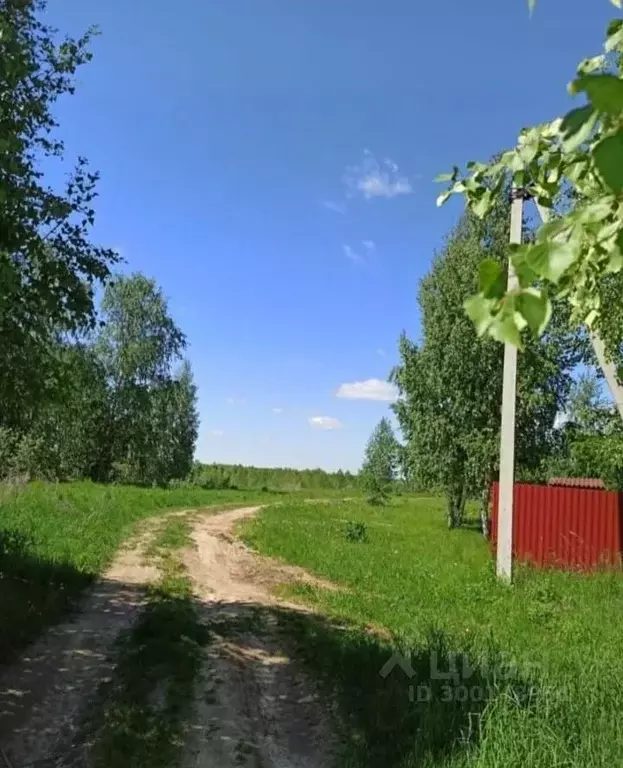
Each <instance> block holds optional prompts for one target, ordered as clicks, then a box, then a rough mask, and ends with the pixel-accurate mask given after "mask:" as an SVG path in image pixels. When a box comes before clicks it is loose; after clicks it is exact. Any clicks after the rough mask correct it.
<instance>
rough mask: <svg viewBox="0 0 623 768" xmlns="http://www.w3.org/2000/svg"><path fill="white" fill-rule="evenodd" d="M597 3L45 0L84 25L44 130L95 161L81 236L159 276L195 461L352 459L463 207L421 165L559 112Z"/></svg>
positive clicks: (447, 160) (57, 13)
mask: <svg viewBox="0 0 623 768" xmlns="http://www.w3.org/2000/svg"><path fill="white" fill-rule="evenodd" d="M612 13H613V11H612V9H611V6H610V5H609V3H608V2H607V0H538V4H537V11H536V13H535V15H534V17H533V18H532V19H530V18H529V16H528V12H527V6H526V3H525V1H524V0H469V2H466V1H465V0H446V1H445V2H439V0H427V1H421V2H416V1H415V0H389V1H388V2H384V3H381V2H380V1H379V0H177V2H175V3H171V2H167V1H166V0H131V2H128V0H106V2H102V1H101V0H80V2H79V3H78V2H76V0H49V1H48V11H47V17H48V20H49V21H50V22H51V23H53V24H54V25H55V26H57V27H59V28H60V29H61V30H62V31H64V32H69V33H72V34H78V33H80V32H82V31H83V30H84V29H85V27H87V26H89V25H91V24H97V25H99V26H100V28H101V32H102V34H101V36H100V37H98V38H97V39H96V40H95V42H94V45H93V51H94V60H93V62H92V63H91V64H89V65H88V66H87V67H85V68H83V69H82V70H81V71H80V73H79V84H78V91H77V93H76V95H75V96H74V97H72V98H69V99H66V100H65V101H63V102H62V103H61V104H59V108H58V114H59V118H60V120H61V124H62V130H61V133H62V136H63V138H64V139H65V141H66V146H67V150H68V156H69V157H70V158H75V156H76V155H77V154H83V155H85V156H86V157H88V158H89V160H90V161H91V163H92V165H93V166H94V167H95V168H97V169H99V170H100V172H101V176H102V180H101V184H100V187H99V191H100V197H99V200H98V203H97V217H98V218H97V224H96V228H95V233H94V237H95V238H96V239H97V240H98V241H99V242H101V243H103V244H106V245H109V246H113V247H116V248H118V249H119V250H120V251H121V252H122V254H123V256H124V257H125V259H126V261H127V263H126V265H125V267H124V269H126V270H129V271H137V270H140V271H142V272H144V273H146V274H147V275H149V276H151V277H154V278H155V279H156V280H157V281H158V282H159V283H160V284H161V285H162V286H163V289H164V291H165V293H166V295H167V296H168V298H169V301H170V307H171V310H172V313H173V314H174V316H175V318H176V319H177V321H178V323H179V324H180V325H181V326H182V328H183V329H184V330H185V332H186V333H187V336H188V340H189V345H190V346H189V351H188V356H189V358H190V360H191V362H192V365H193V369H194V372H195V376H196V380H197V384H198V387H199V405H200V414H201V421H202V424H201V432H200V438H199V442H198V446H197V456H198V458H199V459H201V460H203V461H224V462H242V463H253V464H258V465H289V466H299V467H304V466H321V467H324V468H328V469H335V468H338V467H342V468H345V469H346V468H348V469H356V468H357V467H358V466H359V465H360V462H361V457H362V453H363V448H364V446H365V442H366V439H367V437H368V435H369V433H370V431H371V430H372V428H373V427H374V425H375V423H376V422H377V421H378V420H379V418H380V417H381V416H383V415H385V414H386V413H387V410H388V404H387V402H386V398H387V397H388V396H389V395H391V393H389V395H388V392H387V387H384V386H383V382H384V380H385V379H386V377H387V375H388V373H389V371H390V369H391V367H392V365H393V364H394V363H395V361H396V348H397V340H398V336H399V334H400V332H401V330H403V329H405V330H406V331H407V332H408V333H409V334H410V335H412V336H417V333H418V313H417V305H416V291H417V283H418V280H419V278H420V277H422V276H423V275H424V274H425V272H426V271H427V268H428V266H429V264H430V261H431V257H432V254H433V252H434V249H435V248H436V247H438V246H440V245H441V243H442V239H443V236H444V233H445V232H446V231H447V230H448V229H449V227H450V226H451V225H452V224H453V222H454V221H455V220H456V218H457V216H458V215H459V213H460V207H459V203H458V201H457V202H456V203H453V204H451V205H449V206H448V207H446V208H443V209H441V210H438V209H437V208H436V207H435V198H436V195H437V194H438V192H439V189H438V185H436V184H434V183H433V181H432V179H433V178H434V177H435V176H436V175H437V174H438V173H440V172H443V171H447V170H449V169H450V168H451V166H452V165H453V164H454V163H455V162H456V163H458V164H460V163H463V162H465V161H467V160H469V159H486V158H487V157H489V156H490V155H491V154H492V153H493V152H495V151H496V150H498V149H501V148H504V147H506V146H508V145H510V144H512V143H513V142H514V140H515V138H516V135H517V133H518V131H519V129H520V128H521V127H522V126H524V125H528V124H531V123H534V122H538V121H541V120H544V119H549V118H551V117H554V116H555V115H556V114H558V113H560V112H562V111H563V110H564V109H565V107H566V106H567V104H568V99H567V97H566V90H565V86H566V83H567V82H568V80H569V79H570V78H571V77H572V75H573V73H574V71H575V65H576V63H577V61H578V60H579V59H580V58H582V57H584V56H587V55H592V54H594V53H598V52H599V51H600V46H601V41H602V37H603V31H604V27H605V24H606V22H607V20H608V18H609V16H611V15H612ZM370 380H372V381H370ZM374 380H378V382H375V381H374ZM345 384H346V385H350V386H346V387H344V386H342V385H345ZM353 385H354V386H353ZM338 394H340V395H342V396H339V397H338ZM371 398H385V400H383V399H380V400H379V399H376V400H375V399H371Z"/></svg>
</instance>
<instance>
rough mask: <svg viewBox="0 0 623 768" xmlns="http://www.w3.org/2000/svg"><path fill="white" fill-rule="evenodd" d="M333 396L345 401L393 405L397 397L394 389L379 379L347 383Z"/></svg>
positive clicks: (391, 385)
mask: <svg viewBox="0 0 623 768" xmlns="http://www.w3.org/2000/svg"><path fill="white" fill-rule="evenodd" d="M335 394H336V397H342V398H344V399H345V400H377V401H379V402H383V403H393V402H394V401H395V400H396V398H397V397H398V392H397V390H396V387H395V386H394V385H393V384H390V383H389V382H388V381H381V379H366V381H353V382H347V383H346V384H342V385H341V386H340V387H339V389H338V391H337V392H336V393H335Z"/></svg>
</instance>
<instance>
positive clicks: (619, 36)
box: [605, 19, 623, 53]
mask: <svg viewBox="0 0 623 768" xmlns="http://www.w3.org/2000/svg"><path fill="white" fill-rule="evenodd" d="M622 44H623V19H613V20H612V21H611V22H610V24H608V31H607V33H606V44H605V49H606V51H607V52H608V53H610V52H611V51H614V50H616V49H617V48H620V47H621V45H622Z"/></svg>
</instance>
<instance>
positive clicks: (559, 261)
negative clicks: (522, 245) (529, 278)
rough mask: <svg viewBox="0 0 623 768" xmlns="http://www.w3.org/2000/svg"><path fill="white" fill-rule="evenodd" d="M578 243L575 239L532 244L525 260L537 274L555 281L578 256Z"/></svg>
mask: <svg viewBox="0 0 623 768" xmlns="http://www.w3.org/2000/svg"><path fill="white" fill-rule="evenodd" d="M578 255H579V244H578V243H577V241H575V240H571V239H570V240H567V241H565V242H562V243H558V242H555V241H552V240H548V241H545V242H542V243H537V244H536V245H534V246H532V247H531V248H530V249H529V251H528V252H527V254H526V262H527V264H528V266H529V267H531V268H532V269H533V270H534V271H535V272H536V273H537V274H538V275H540V276H541V277H544V278H545V279H546V280H551V282H553V283H557V282H558V281H559V280H560V278H561V277H562V276H563V274H564V273H565V272H566V271H567V270H568V269H569V267H570V266H571V265H572V264H573V262H574V261H575V260H576V259H577V258H578Z"/></svg>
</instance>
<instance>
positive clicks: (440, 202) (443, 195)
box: [437, 189, 452, 208]
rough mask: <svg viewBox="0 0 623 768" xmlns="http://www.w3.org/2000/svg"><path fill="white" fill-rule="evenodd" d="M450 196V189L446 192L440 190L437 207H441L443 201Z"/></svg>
mask: <svg viewBox="0 0 623 768" xmlns="http://www.w3.org/2000/svg"><path fill="white" fill-rule="evenodd" d="M451 197H452V190H450V189H449V190H447V191H446V192H442V193H441V194H440V195H439V197H438V198H437V207H439V208H440V207H441V206H442V205H443V204H444V203H445V202H447V201H448V200H449V199H450V198H451Z"/></svg>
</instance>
